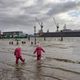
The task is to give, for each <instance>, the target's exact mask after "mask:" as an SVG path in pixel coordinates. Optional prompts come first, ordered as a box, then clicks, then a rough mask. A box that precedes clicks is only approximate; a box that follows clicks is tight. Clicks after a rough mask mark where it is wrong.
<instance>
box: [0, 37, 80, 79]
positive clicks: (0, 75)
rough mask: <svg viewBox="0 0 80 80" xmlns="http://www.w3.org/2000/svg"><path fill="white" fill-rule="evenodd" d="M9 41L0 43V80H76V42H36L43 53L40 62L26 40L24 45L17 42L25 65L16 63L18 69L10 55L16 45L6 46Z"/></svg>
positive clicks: (79, 75)
mask: <svg viewBox="0 0 80 80" xmlns="http://www.w3.org/2000/svg"><path fill="white" fill-rule="evenodd" d="M31 40H32V41H34V39H31ZM9 41H12V40H0V80H80V38H79V39H72V38H71V39H66V38H65V39H64V41H60V40H59V39H57V38H47V39H46V41H44V40H43V38H41V39H40V38H39V39H37V42H40V44H41V45H42V46H43V48H44V49H45V51H46V52H45V53H43V56H42V59H41V60H40V61H37V60H36V56H35V55H34V54H33V51H34V49H35V45H31V44H30V41H28V40H27V39H24V41H26V44H21V41H19V43H20V44H21V46H22V53H23V57H24V58H25V64H22V63H21V62H20V61H19V65H16V64H15V56H14V53H13V52H14V49H15V48H16V42H15V40H14V41H13V42H14V44H13V45H9Z"/></svg>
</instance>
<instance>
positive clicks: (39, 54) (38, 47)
mask: <svg viewBox="0 0 80 80" xmlns="http://www.w3.org/2000/svg"><path fill="white" fill-rule="evenodd" d="M42 52H45V51H44V49H43V48H42V47H40V46H39V45H37V47H36V49H35V51H34V54H35V53H36V54H37V60H40V59H41V56H42Z"/></svg>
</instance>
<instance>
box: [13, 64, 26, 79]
mask: <svg viewBox="0 0 80 80" xmlns="http://www.w3.org/2000/svg"><path fill="white" fill-rule="evenodd" d="M22 67H23V65H21V66H19V65H16V66H15V69H14V73H13V77H14V79H15V78H16V79H17V80H26V78H25V76H24V72H23V70H22Z"/></svg>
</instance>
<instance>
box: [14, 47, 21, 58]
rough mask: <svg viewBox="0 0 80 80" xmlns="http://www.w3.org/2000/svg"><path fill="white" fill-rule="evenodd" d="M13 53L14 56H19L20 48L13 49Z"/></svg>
mask: <svg viewBox="0 0 80 80" xmlns="http://www.w3.org/2000/svg"><path fill="white" fill-rule="evenodd" d="M14 55H15V56H16V57H20V56H21V48H16V49H15V51H14Z"/></svg>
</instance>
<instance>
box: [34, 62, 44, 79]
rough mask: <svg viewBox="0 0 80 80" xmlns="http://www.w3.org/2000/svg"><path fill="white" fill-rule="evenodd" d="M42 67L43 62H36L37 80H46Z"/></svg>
mask: <svg viewBox="0 0 80 80" xmlns="http://www.w3.org/2000/svg"><path fill="white" fill-rule="evenodd" d="M41 65H42V64H41V61H37V62H36V65H35V71H36V73H35V80H44V79H43V76H42V73H43V71H42V67H41Z"/></svg>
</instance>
